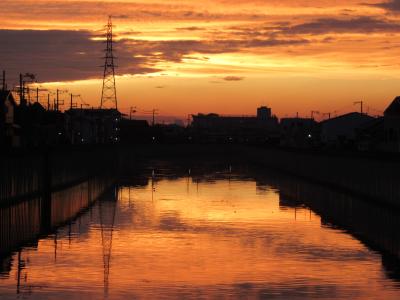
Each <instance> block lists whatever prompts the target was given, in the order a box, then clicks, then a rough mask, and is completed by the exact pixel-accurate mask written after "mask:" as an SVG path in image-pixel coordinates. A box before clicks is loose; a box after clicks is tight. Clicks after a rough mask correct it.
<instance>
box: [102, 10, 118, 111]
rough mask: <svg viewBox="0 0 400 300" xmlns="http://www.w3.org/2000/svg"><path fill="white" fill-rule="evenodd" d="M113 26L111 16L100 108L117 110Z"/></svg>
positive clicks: (108, 27) (108, 26)
mask: <svg viewBox="0 0 400 300" xmlns="http://www.w3.org/2000/svg"><path fill="white" fill-rule="evenodd" d="M113 43H114V42H113V25H112V20H111V16H110V17H109V18H108V24H107V47H106V49H105V57H104V58H105V63H104V75H103V90H102V93H101V102H100V108H115V109H118V104H117V88H116V86H115V66H114V59H115V57H114V54H113Z"/></svg>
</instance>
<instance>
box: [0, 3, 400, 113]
mask: <svg viewBox="0 0 400 300" xmlns="http://www.w3.org/2000/svg"><path fill="white" fill-rule="evenodd" d="M264 2H265V1H256V0H253V1H251V0H249V1H239V2H238V1H235V4H233V3H232V2H230V1H222V0H221V1H202V2H201V3H198V4H195V3H193V2H192V1H168V4H166V3H161V2H160V1H118V2H115V1H113V2H111V1H81V0H76V1H48V0H39V1H8V0H6V1H3V6H2V7H1V8H0V12H1V13H2V15H3V16H4V19H3V20H2V24H1V29H0V36H1V37H2V39H3V40H5V41H8V42H7V43H6V44H5V45H4V47H3V49H2V51H1V52H0V59H1V61H3V62H4V68H5V69H6V70H7V73H8V74H9V76H10V81H11V82H10V83H11V84H15V83H16V77H17V75H18V73H19V72H32V73H35V74H37V79H38V80H39V82H41V85H42V86H44V87H50V88H57V87H60V88H67V89H68V90H70V91H71V92H72V93H79V94H81V95H82V96H83V98H84V99H85V102H87V103H88V104H90V105H94V106H97V105H99V102H100V96H101V95H100V92H101V79H102V78H101V76H102V71H101V68H99V66H100V65H101V63H102V61H101V56H102V49H103V48H104V45H103V43H102V40H103V28H104V24H105V23H106V20H107V17H108V15H112V16H113V18H114V24H115V28H114V33H115V39H116V41H117V43H116V56H117V57H118V61H117V65H118V69H117V70H116V71H117V74H118V76H117V89H118V97H119V103H120V104H119V107H120V110H121V111H122V112H124V113H127V112H129V108H130V107H132V106H135V107H138V108H139V109H142V110H148V109H153V108H157V109H159V113H160V114H161V115H173V116H185V115H187V114H192V113H197V112H204V113H207V112H216V113H221V114H253V112H254V110H255V108H256V107H257V106H260V105H268V106H270V107H272V108H273V110H274V113H276V114H277V115H279V116H281V117H284V116H293V115H294V114H296V112H299V114H300V115H302V116H308V115H309V114H310V111H311V110H313V109H315V110H319V111H320V112H321V113H327V112H331V113H332V114H334V112H335V111H337V112H338V113H344V112H347V111H354V110H358V107H356V106H354V105H353V103H354V102H355V101H360V100H363V101H364V102H365V107H366V111H368V110H369V109H370V113H371V114H373V115H376V114H380V113H381V112H382V111H383V110H384V108H385V107H386V106H387V105H388V104H389V103H390V102H391V100H392V99H393V98H394V97H395V96H396V95H397V94H398V93H397V85H398V80H399V79H400V78H399V74H400V72H399V71H400V70H399V65H398V63H396V58H397V53H396V50H397V47H398V43H399V41H400V40H399V36H398V31H399V28H400V25H398V24H397V21H398V14H397V13H398V12H399V11H400V2H399V1H386V2H385V1H364V2H363V3H360V2H358V1H335V2H334V3H331V1H315V2H314V4H313V3H310V1H269V2H268V3H267V4H265V3H264Z"/></svg>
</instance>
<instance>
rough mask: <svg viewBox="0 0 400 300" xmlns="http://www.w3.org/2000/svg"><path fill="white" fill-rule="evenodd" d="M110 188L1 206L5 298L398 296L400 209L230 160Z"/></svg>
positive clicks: (143, 175)
mask: <svg viewBox="0 0 400 300" xmlns="http://www.w3.org/2000/svg"><path fill="white" fill-rule="evenodd" d="M101 184H103V185H105V186H104V189H102V188H101ZM106 185H107V184H106V183H105V181H101V180H100V181H99V180H89V181H87V182H86V181H85V182H82V183H80V184H77V185H76V186H73V187H69V188H67V189H65V190H62V191H57V192H54V193H53V194H52V195H51V199H50V200H49V199H47V200H46V199H42V198H40V196H38V197H37V198H32V199H26V200H25V201H19V202H18V203H15V204H13V205H7V206H3V207H0V218H1V219H0V226H1V228H0V242H1V244H0V298H1V299H134V298H138V299H157V298H162V299H168V298H195V299H203V298H205V299H209V298H212V299H232V298H233V299H254V298H255V299H310V298H318V299H399V298H400V263H399V256H400V239H399V237H398V228H400V227H399V225H400V224H399V223H400V213H398V212H397V211H396V210H394V209H392V208H388V207H382V206H376V205H375V204H373V203H370V202H365V201H363V199H358V198H354V197H352V196H349V195H346V194H342V193H339V192H336V191H332V190H329V189H328V188H325V187H321V186H316V185H313V184H310V183H308V182H303V181H301V180H299V179H296V178H293V177H288V176H286V175H282V174H277V173H275V172H272V171H268V170H265V169H260V168H256V167H254V166H252V167H250V166H247V165H240V164H225V163H222V162H221V163H213V164H209V165H208V164H207V165H204V164H199V163H197V164H191V163H184V164H176V163H171V162H160V161H151V162H148V163H146V164H144V165H140V166H138V167H137V168H136V169H135V170H134V171H131V172H125V173H124V174H123V176H120V178H119V180H118V184H116V185H112V186H108V185H107V186H106ZM100 191H102V193H100ZM48 205H50V208H49V207H48Z"/></svg>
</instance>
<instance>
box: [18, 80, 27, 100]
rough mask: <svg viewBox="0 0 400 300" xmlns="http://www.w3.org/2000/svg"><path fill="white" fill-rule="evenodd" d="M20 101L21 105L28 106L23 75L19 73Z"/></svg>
mask: <svg viewBox="0 0 400 300" xmlns="http://www.w3.org/2000/svg"><path fill="white" fill-rule="evenodd" d="M19 99H20V100H19V101H20V105H21V106H26V102H25V93H24V79H23V75H22V74H19Z"/></svg>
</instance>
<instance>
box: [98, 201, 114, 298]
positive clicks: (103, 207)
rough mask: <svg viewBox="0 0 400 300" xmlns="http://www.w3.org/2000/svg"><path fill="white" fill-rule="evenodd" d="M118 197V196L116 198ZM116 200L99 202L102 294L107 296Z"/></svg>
mask: <svg viewBox="0 0 400 300" xmlns="http://www.w3.org/2000/svg"><path fill="white" fill-rule="evenodd" d="M116 199H118V198H116ZM115 208H116V200H115V199H111V200H103V201H100V202H99V213H100V227H101V242H102V245H103V263H104V295H105V296H108V277H109V274H110V262H111V250H112V238H113V231H114V220H115Z"/></svg>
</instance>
